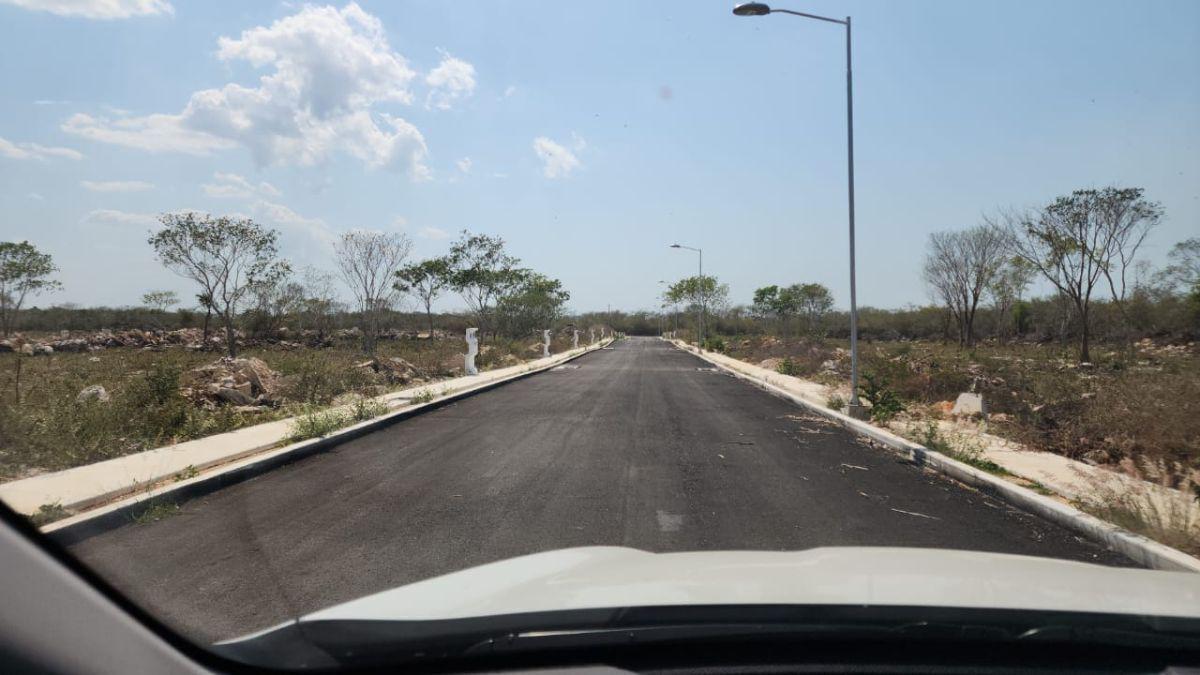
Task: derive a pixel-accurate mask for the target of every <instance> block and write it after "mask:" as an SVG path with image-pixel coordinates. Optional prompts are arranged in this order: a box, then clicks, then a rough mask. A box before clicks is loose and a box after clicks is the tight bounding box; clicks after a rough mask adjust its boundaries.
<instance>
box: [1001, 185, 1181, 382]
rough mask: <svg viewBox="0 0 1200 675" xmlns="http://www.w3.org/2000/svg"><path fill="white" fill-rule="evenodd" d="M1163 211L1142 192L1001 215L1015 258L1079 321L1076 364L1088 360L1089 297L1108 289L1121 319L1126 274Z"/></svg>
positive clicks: (1086, 194)
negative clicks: (1052, 289) (1048, 285)
mask: <svg viewBox="0 0 1200 675" xmlns="http://www.w3.org/2000/svg"><path fill="white" fill-rule="evenodd" d="M1162 216H1163V209H1162V205H1160V204H1159V203H1157V202H1151V201H1147V200H1146V198H1145V196H1144V190H1142V188H1118V187H1106V188H1103V189H1100V190H1076V191H1074V192H1072V193H1071V194H1070V195H1066V196H1063V197H1059V198H1058V199H1056V200H1054V202H1053V203H1051V204H1049V205H1047V206H1045V207H1043V208H1041V209H1038V210H1036V211H1033V212H1029V213H1008V214H1003V215H1002V218H1003V220H1004V226H1005V229H1006V231H1007V233H1008V237H1009V245H1010V248H1011V249H1012V252H1013V254H1015V255H1016V256H1018V257H1020V258H1021V259H1023V260H1024V261H1025V262H1027V263H1029V265H1030V266H1032V267H1033V268H1034V269H1035V270H1037V271H1038V272H1039V273H1041V275H1042V276H1043V277H1044V278H1045V279H1046V280H1047V281H1049V282H1050V283H1051V284H1053V285H1054V287H1055V288H1057V289H1058V290H1059V292H1060V293H1061V294H1062V295H1063V296H1064V297H1066V298H1067V299H1069V301H1070V302H1071V304H1072V305H1073V307H1074V309H1075V314H1076V316H1077V317H1078V319H1079V327H1080V334H1079V359H1080V360H1081V361H1089V360H1091V351H1090V349H1089V341H1090V338H1091V302H1092V293H1093V292H1094V291H1095V290H1096V287H1097V286H1099V285H1101V284H1102V283H1107V285H1108V288H1109V291H1110V292H1111V293H1112V298H1113V301H1114V302H1115V303H1116V304H1117V306H1118V308H1120V310H1121V312H1122V314H1125V311H1126V310H1125V295H1126V287H1127V283H1126V274H1127V273H1128V272H1130V271H1131V269H1132V267H1133V263H1134V260H1135V258H1136V256H1137V252H1138V249H1139V248H1141V245H1142V242H1144V241H1145V239H1146V235H1148V234H1149V233H1150V231H1151V230H1152V229H1154V228H1155V227H1156V226H1157V225H1158V223H1159V222H1160V221H1161V220H1162Z"/></svg>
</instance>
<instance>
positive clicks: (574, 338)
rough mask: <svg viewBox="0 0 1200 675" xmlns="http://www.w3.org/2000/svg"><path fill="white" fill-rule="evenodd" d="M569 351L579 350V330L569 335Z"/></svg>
mask: <svg viewBox="0 0 1200 675" xmlns="http://www.w3.org/2000/svg"><path fill="white" fill-rule="evenodd" d="M571 349H579V330H578V329H576V330H575V332H574V333H573V334H572V335H571Z"/></svg>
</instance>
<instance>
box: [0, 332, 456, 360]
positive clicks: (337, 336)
mask: <svg viewBox="0 0 1200 675" xmlns="http://www.w3.org/2000/svg"><path fill="white" fill-rule="evenodd" d="M361 337H362V331H360V330H359V329H358V328H343V329H340V330H337V331H334V332H333V333H328V334H327V333H318V332H317V331H312V330H304V331H288V329H287V328H280V329H279V330H278V331H275V333H274V334H272V335H270V336H267V337H262V336H257V337H251V336H247V335H245V334H243V333H242V332H241V331H238V332H237V333H236V337H235V339H236V340H237V343H238V345H240V346H249V345H254V344H264V345H272V346H277V347H281V348H283V349H300V348H303V347H306V346H307V347H313V348H320V347H332V346H333V345H334V342H335V340H358V339H361ZM433 337H435V338H446V337H448V334H447V333H446V332H445V331H441V330H437V331H434V332H433ZM378 339H380V340H428V339H430V334H429V332H428V331H412V330H384V331H381V332H380V334H379V338H378ZM224 345H225V331H224V329H222V328H220V327H216V328H214V329H213V330H211V331H209V334H208V339H207V340H205V337H204V331H203V330H202V329H200V328H179V329H177V330H139V329H136V328H134V329H130V330H117V331H114V330H108V329H105V330H99V331H65V330H64V331H61V332H60V333H59V334H58V336H57V337H53V338H41V339H38V340H34V339H28V338H25V337H23V336H21V335H19V334H18V335H13V336H12V337H9V338H4V339H0V353H5V352H22V353H25V354H27V355H29V356H36V355H45V354H53V353H55V352H60V353H62V352H67V353H80V352H94V351H99V350H101V349H112V348H118V347H126V348H133V349H145V350H151V351H154V350H159V349H165V348H167V347H182V348H185V349H190V350H193V351H200V350H204V349H213V350H219V349H223V348H224Z"/></svg>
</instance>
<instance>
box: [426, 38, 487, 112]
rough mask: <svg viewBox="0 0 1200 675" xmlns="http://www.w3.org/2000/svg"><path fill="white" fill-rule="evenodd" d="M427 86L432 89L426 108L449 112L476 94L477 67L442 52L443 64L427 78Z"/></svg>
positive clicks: (430, 72)
mask: <svg viewBox="0 0 1200 675" xmlns="http://www.w3.org/2000/svg"><path fill="white" fill-rule="evenodd" d="M425 84H427V85H428V86H429V87H430V92H429V95H428V96H427V97H426V98H425V107H426V108H437V109H438V110H449V109H450V108H451V107H453V105H454V102H455V101H458V100H460V99H464V98H467V97H469V96H470V95H471V94H473V93H475V66H473V65H471V64H469V63H467V62H466V61H463V60H462V59H459V58H455V57H453V56H451V55H450V54H448V53H446V52H445V51H442V62H441V63H439V64H438V66H437V68H434V69H433V70H431V71H429V74H428V75H426V76H425Z"/></svg>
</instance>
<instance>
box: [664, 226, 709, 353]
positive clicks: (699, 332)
mask: <svg viewBox="0 0 1200 675" xmlns="http://www.w3.org/2000/svg"><path fill="white" fill-rule="evenodd" d="M671 248H682V249H686V250H688V251H695V252H696V253H698V254H700V276H699V277H698V278H697V280H696V281H697V283H698V284H699V285H698V286H697V288H698V289H699V291H700V303H699V304H700V306H699V307H698V308H696V347H697V348H699V349H700V351H704V300H705V294H704V251H701V250H700V249H698V248H692V247H691V246H684V245H682V244H671Z"/></svg>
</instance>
